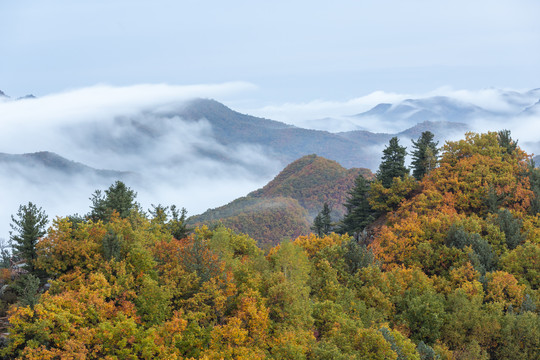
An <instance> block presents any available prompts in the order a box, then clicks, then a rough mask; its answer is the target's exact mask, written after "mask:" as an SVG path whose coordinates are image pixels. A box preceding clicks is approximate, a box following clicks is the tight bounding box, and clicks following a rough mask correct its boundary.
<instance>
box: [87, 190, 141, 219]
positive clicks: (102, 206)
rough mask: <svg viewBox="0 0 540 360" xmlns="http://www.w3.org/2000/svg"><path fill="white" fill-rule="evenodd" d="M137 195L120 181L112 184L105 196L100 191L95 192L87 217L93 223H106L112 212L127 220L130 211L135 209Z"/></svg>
mask: <svg viewBox="0 0 540 360" xmlns="http://www.w3.org/2000/svg"><path fill="white" fill-rule="evenodd" d="M136 197H137V193H136V192H135V191H133V190H131V189H130V188H129V187H127V186H126V184H124V183H123V182H121V181H116V182H115V183H114V184H112V185H111V186H110V187H109V188H108V189H107V190H105V194H103V193H102V192H101V190H96V191H95V192H94V194H92V197H91V198H90V200H91V201H92V205H91V206H90V208H91V209H92V210H91V212H90V214H88V217H89V218H90V219H92V220H94V221H97V220H102V221H105V222H106V221H108V220H109V218H110V217H111V215H112V213H113V211H116V212H118V214H119V215H120V217H121V218H127V217H128V216H129V214H130V213H131V211H132V210H135V209H137V207H138V204H137V203H136V202H135V198H136Z"/></svg>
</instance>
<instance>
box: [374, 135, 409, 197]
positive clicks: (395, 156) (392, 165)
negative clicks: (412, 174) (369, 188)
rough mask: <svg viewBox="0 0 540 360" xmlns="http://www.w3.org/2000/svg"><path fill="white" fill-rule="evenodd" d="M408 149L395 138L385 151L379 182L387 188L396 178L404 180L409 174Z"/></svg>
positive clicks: (378, 173)
mask: <svg viewBox="0 0 540 360" xmlns="http://www.w3.org/2000/svg"><path fill="white" fill-rule="evenodd" d="M405 155H407V151H406V148H405V147H404V146H400V145H399V139H398V138H397V137H395V136H394V137H393V138H392V139H390V142H389V144H388V146H387V147H386V149H384V150H383V157H382V161H381V164H380V165H379V171H378V172H377V180H380V181H381V183H382V184H383V186H384V187H385V188H388V187H390V185H391V184H392V180H394V178H403V177H404V176H405V175H408V174H409V169H407V168H406V167H405Z"/></svg>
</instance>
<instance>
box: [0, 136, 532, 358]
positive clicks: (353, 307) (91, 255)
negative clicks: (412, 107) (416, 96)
mask: <svg viewBox="0 0 540 360" xmlns="http://www.w3.org/2000/svg"><path fill="white" fill-rule="evenodd" d="M527 162H528V156H527V155H526V154H525V153H524V152H522V151H521V150H520V149H519V148H517V147H515V148H514V149H513V150H512V151H510V150H509V148H506V147H503V146H501V145H500V143H499V139H498V137H497V134H496V133H488V134H472V133H471V134H467V135H466V138H465V139H464V140H461V141H457V142H449V143H447V144H446V145H445V146H444V148H443V150H442V157H441V159H440V166H439V167H438V168H435V169H433V170H432V171H431V172H430V173H429V174H427V175H425V176H424V177H423V178H422V180H421V181H419V182H418V181H417V180H415V179H414V178H409V177H407V178H404V179H399V180H395V181H394V182H393V184H391V185H390V186H389V187H380V186H377V185H375V187H374V188H373V189H372V193H371V194H370V196H371V198H370V200H371V202H372V204H373V206H375V207H377V211H379V213H380V214H383V216H381V218H380V219H382V220H380V222H383V221H384V225H382V226H378V225H372V230H374V231H373V234H374V236H373V237H372V238H368V239H362V238H358V237H357V238H354V237H351V236H349V235H347V234H345V235H337V234H334V233H332V234H329V235H325V236H317V235H315V234H302V235H300V236H296V235H298V234H291V235H290V236H288V239H285V241H282V242H280V243H279V244H278V245H276V246H273V247H271V248H269V249H262V248H261V245H260V242H259V243H258V242H257V241H256V240H254V239H253V238H252V237H250V236H248V235H245V234H242V233H241V232H240V231H241V230H242V229H241V228H235V230H231V229H229V228H228V227H227V226H223V225H215V226H213V227H212V228H208V227H206V226H201V227H198V228H196V229H193V231H192V232H191V233H190V234H188V235H187V236H186V237H184V238H182V239H176V238H174V237H173V236H172V235H171V233H170V232H169V231H167V229H166V227H164V226H158V225H159V224H158V225H156V224H157V222H156V221H155V220H153V219H148V218H146V216H144V215H143V214H141V213H138V212H136V211H135V212H132V213H131V215H130V216H128V217H123V218H122V217H120V216H119V214H118V213H115V212H113V213H112V216H111V217H110V218H109V219H107V221H106V222H103V221H101V220H96V221H93V220H85V221H81V222H73V221H70V219H69V218H57V219H56V220H55V221H54V223H53V225H52V227H51V228H50V229H49V231H48V233H47V235H46V236H44V237H43V238H41V239H40V241H39V244H38V246H37V254H38V258H37V260H36V263H35V264H36V267H37V268H38V269H39V271H42V272H44V273H46V274H47V276H48V279H49V280H48V283H49V286H50V287H49V288H48V289H47V290H42V291H41V292H40V293H39V294H38V295H39V299H38V301H36V302H35V303H34V304H32V305H24V304H23V303H15V304H13V305H12V306H11V307H10V309H9V323H10V324H9V336H8V337H7V339H6V341H5V342H4V343H3V344H2V348H1V354H2V356H3V357H4V358H6V359H12V358H16V359H314V360H315V359H318V360H323V359H381V360H382V359H396V360H397V359H400V360H401V359H418V360H420V359H422V360H424V359H538V358H539V355H540V354H539V351H540V350H539V349H540V319H539V316H538V315H539V314H538V309H540V302H539V284H540V283H539V280H538V275H539V273H540V263H539V259H540V250H539V247H540V242H539V240H538V239H539V236H540V220H539V216H538V214H537V213H536V212H535V211H534V209H533V205H532V204H533V200H534V199H535V197H536V192H535V190H534V188H533V187H532V186H531V181H530V176H531V172H533V171H537V170H534V169H531V168H530V167H528V166H527ZM374 184H376V183H374ZM265 191H271V189H270V188H267V189H266V190H265ZM323 198H324V197H322V198H321V200H322V199H323ZM252 205H253V204H252ZM253 206H255V205H253ZM265 216H266V215H265ZM254 219H256V218H254V217H245V218H241V217H239V218H238V219H237V220H238V222H239V223H240V224H242V223H246V224H247V223H248V222H249V221H251V220H254ZM268 219H269V220H271V221H276V222H279V221H280V220H279V219H277V218H275V219H272V218H268ZM254 221H255V220H254ZM257 221H258V220H257ZM261 221H262V220H261ZM380 222H379V223H380ZM377 224H378V223H377ZM376 226H378V228H377V229H374V228H373V227H376ZM291 227H292V226H291ZM375 230H376V231H375ZM260 236H261V237H262V238H264V237H266V236H267V235H266V234H265V233H261V234H260ZM272 241H273V240H272ZM270 243H271V241H268V242H267V244H270ZM263 244H264V242H263ZM268 246H269V245H268ZM1 280H2V281H3V282H9V281H11V280H10V279H9V274H7V273H6V274H4V273H3V274H2V279H1ZM21 288H22V287H21ZM21 291H22V290H21ZM21 293H22V292H21Z"/></svg>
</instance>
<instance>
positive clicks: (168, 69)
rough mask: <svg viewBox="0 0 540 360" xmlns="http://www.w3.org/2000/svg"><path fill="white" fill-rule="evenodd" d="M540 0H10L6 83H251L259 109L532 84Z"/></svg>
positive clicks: (0, 71) (0, 27)
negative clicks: (380, 95) (442, 89)
mask: <svg viewBox="0 0 540 360" xmlns="http://www.w3.org/2000/svg"><path fill="white" fill-rule="evenodd" d="M539 14H540V1H537V0H529V1H528V0H489V1H488V0H475V1H470V0H467V1H464V0H452V1H429V0H409V1H403V0H373V1H371V0H364V1H358V0H354V1H332V2H330V1H317V0H309V1H303V0H287V1H281V0H275V1H253V0H251V1H247V0H246V1H241V0H228V1H223V0H220V1H204V0H197V1H195V0H184V1H176V0H174V1H168V0H154V1H137V0H94V1H73V0H47V1H44V0H17V1H9V0H1V1H0V90H3V91H4V92H5V93H7V94H9V95H11V96H12V97H19V96H23V95H26V94H28V93H33V94H35V95H37V96H43V95H46V94H50V93H56V92H62V91H66V90H70V89H74V88H81V87H87V86H92V85H96V84H108V85H115V86H118V85H122V86H123V85H133V84H141V83H166V84H170V85H190V84H208V83H223V82H231V81H245V82H248V83H251V84H253V85H255V89H251V90H250V91H247V92H244V93H241V94H237V96H236V97H235V98H234V99H231V101H232V102H233V103H235V104H238V105H239V106H245V107H257V106H267V105H275V104H279V103H283V102H303V101H312V100H316V99H319V100H345V99H349V98H354V97H358V96H363V95H366V94H368V93H371V92H373V91H376V90H383V91H387V92H401V93H403V92H406V93H419V92H426V91H430V90H433V89H436V88H439V87H441V86H449V87H452V88H454V89H483V88H488V87H501V88H513V89H529V88H534V87H538V86H539V80H538V79H540V66H538V64H540V22H539V21H538V15H539Z"/></svg>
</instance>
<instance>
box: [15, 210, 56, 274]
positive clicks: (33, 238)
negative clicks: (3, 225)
mask: <svg viewBox="0 0 540 360" xmlns="http://www.w3.org/2000/svg"><path fill="white" fill-rule="evenodd" d="M11 221H12V223H11V224H10V226H11V229H12V231H10V232H9V234H10V239H11V241H12V243H13V247H14V249H15V253H16V254H17V255H18V256H20V257H21V258H22V259H24V260H25V261H26V269H27V270H28V271H29V272H31V273H33V272H34V262H35V260H36V259H37V252H36V244H37V243H38V239H39V238H40V237H42V236H43V235H45V232H46V231H45V226H46V225H47V221H48V217H47V215H46V214H45V212H44V211H43V210H42V209H41V208H39V209H38V207H37V206H36V205H35V204H33V203H32V202H29V203H28V205H21V206H19V211H17V214H16V216H13V215H11Z"/></svg>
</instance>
